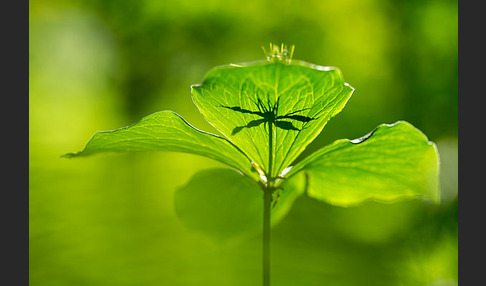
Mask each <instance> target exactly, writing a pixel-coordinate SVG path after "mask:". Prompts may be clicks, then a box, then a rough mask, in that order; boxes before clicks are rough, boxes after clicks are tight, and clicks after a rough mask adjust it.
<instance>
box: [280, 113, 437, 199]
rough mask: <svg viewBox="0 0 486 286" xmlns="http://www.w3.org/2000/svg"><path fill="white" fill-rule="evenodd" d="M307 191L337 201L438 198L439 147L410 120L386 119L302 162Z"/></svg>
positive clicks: (295, 171) (300, 169)
mask: <svg viewBox="0 0 486 286" xmlns="http://www.w3.org/2000/svg"><path fill="white" fill-rule="evenodd" d="M302 170H305V171H306V172H307V174H308V177H309V182H308V183H309V185H308V195H309V196H311V197H313V198H316V199H319V200H323V201H325V202H328V203H330V204H333V205H338V206H351V205H356V204H359V203H361V202H363V201H365V200H368V199H372V200H376V201H381V202H393V201H396V200H399V199H402V198H412V197H427V198H430V199H432V200H434V201H436V202H438V201H439V184H438V170H439V166H438V152H437V148H436V146H435V144H434V143H432V142H429V141H428V139H427V137H426V136H425V135H424V134H423V133H422V132H421V131H420V130H418V129H416V128H415V127H413V126H412V125H411V124H410V123H408V122H404V121H398V122H396V123H395V124H391V125H388V124H382V125H380V126H378V127H377V128H376V129H375V130H374V131H372V132H371V133H369V134H368V135H366V136H364V137H362V138H359V139H356V140H347V139H342V140H337V141H335V142H334V143H332V144H330V145H328V146H326V147H324V148H322V149H320V150H319V151H317V152H315V153H314V154H312V155H311V156H309V157H308V158H306V159H304V160H303V161H301V162H300V163H298V164H297V165H296V166H295V167H294V168H292V170H290V171H289V173H288V174H287V176H289V177H290V176H292V175H293V174H296V173H298V172H299V171H302Z"/></svg>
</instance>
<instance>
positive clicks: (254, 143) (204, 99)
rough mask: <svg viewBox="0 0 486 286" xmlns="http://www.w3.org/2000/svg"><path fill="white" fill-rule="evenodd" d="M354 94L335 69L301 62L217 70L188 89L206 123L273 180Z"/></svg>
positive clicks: (254, 64)
mask: <svg viewBox="0 0 486 286" xmlns="http://www.w3.org/2000/svg"><path fill="white" fill-rule="evenodd" d="M352 92H353V88H352V87H351V86H349V85H348V84H346V83H345V82H344V81H343V78H342V75H341V72H340V71H339V70H338V69H337V68H334V67H322V66H317V65H312V64H308V63H305V62H302V61H293V62H292V64H286V63H283V62H274V63H269V62H254V63H250V64H246V65H230V66H221V67H216V68H214V69H212V70H211V71H210V72H209V73H208V74H207V75H206V77H205V79H204V81H203V82H202V84H200V85H194V86H192V97H193V101H194V103H195V104H196V105H197V107H198V108H199V110H200V112H201V113H202V114H203V116H204V117H205V118H206V120H207V121H208V122H209V123H211V124H212V125H213V126H214V127H215V128H216V129H217V130H219V131H220V132H221V133H222V134H223V135H224V136H226V138H228V139H229V140H230V141H231V142H233V143H234V144H235V145H236V146H238V147H239V148H240V149H241V150H242V151H243V152H244V153H245V154H246V155H247V156H248V157H249V158H250V159H251V160H252V162H254V163H255V164H257V165H258V166H259V167H260V168H261V169H262V170H263V171H264V172H265V174H266V175H267V176H271V177H272V178H276V177H277V176H278V175H279V174H281V172H282V171H283V170H284V169H285V168H286V167H288V166H289V165H290V164H291V163H292V161H294V160H295V159H296V158H297V156H298V155H299V154H300V153H301V152H302V151H303V150H304V149H305V147H306V146H307V145H308V144H309V143H310V142H311V141H312V140H313V139H314V138H315V137H316V136H317V135H318V134H319V133H320V132H321V130H322V129H323V128H324V125H325V124H326V123H327V121H328V120H329V119H330V118H331V117H333V116H334V115H336V114H337V113H339V112H340V111H341V110H342V108H343V107H344V105H345V104H346V102H347V101H348V99H349V98H350V96H351V94H352ZM270 131H271V132H270ZM269 134H270V135H271V136H269ZM270 141H271V144H270Z"/></svg>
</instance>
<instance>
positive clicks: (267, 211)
mask: <svg viewBox="0 0 486 286" xmlns="http://www.w3.org/2000/svg"><path fill="white" fill-rule="evenodd" d="M272 124H273V122H268V173H267V174H266V176H267V182H266V185H265V189H264V190H263V191H264V194H263V286H270V215H271V205H272V195H273V191H274V188H273V180H274V179H273V177H272V165H273V130H272Z"/></svg>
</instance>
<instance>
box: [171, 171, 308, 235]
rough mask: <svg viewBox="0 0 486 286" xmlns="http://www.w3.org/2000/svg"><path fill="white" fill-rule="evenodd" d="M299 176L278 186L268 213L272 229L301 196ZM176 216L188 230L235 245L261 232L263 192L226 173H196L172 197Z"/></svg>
mask: <svg viewBox="0 0 486 286" xmlns="http://www.w3.org/2000/svg"><path fill="white" fill-rule="evenodd" d="M304 179H305V178H304V176H303V174H300V175H298V176H294V177H292V179H291V180H287V181H286V182H284V183H283V184H282V187H283V190H280V197H279V199H278V202H277V203H276V205H275V207H274V208H273V209H272V225H275V224H277V223H278V222H279V221H281V220H282V219H283V217H284V216H285V215H286V214H287V212H288V211H289V210H290V208H291V206H292V203H293V202H294V200H295V199H296V198H297V197H298V196H300V195H301V194H302V193H303V192H304V186H305V182H304ZM175 207H176V212H177V215H178V216H179V218H180V219H181V221H182V222H183V223H184V224H185V225H186V226H187V227H188V228H190V229H194V230H197V231H199V232H201V233H204V234H205V235H207V236H209V237H212V238H214V239H216V240H218V241H226V242H230V241H235V240H239V239H242V238H246V237H248V236H251V235H255V234H258V233H259V232H261V229H262V225H263V191H262V189H260V188H259V186H258V185H257V184H256V183H255V182H254V181H252V180H250V179H248V178H247V177H244V176H242V175H240V174H239V173H237V172H235V171H233V170H230V169H208V170H203V171H200V172H198V173H196V174H195V175H194V176H193V177H192V178H191V180H190V181H189V182H188V183H187V184H186V185H185V186H183V187H181V188H179V189H177V190H176V193H175Z"/></svg>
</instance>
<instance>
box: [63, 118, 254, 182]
mask: <svg viewBox="0 0 486 286" xmlns="http://www.w3.org/2000/svg"><path fill="white" fill-rule="evenodd" d="M128 151H177V152H185V153H192V154H197V155H201V156H206V157H209V158H212V159H215V160H218V161H220V162H222V163H225V164H227V165H229V166H231V167H234V168H236V169H238V170H240V171H241V172H243V173H244V174H246V175H248V176H249V177H251V178H253V179H255V180H258V175H257V173H256V172H254V171H253V172H252V171H251V168H252V165H251V162H250V161H249V159H248V158H247V157H246V156H245V155H244V154H243V153H242V152H241V151H240V150H239V149H238V148H237V147H235V146H234V145H233V144H232V143H231V142H229V141H228V140H226V139H225V138H222V137H219V136H216V135H213V134H210V133H206V132H203V131H200V130H198V129H196V128H194V127H192V126H191V125H189V124H188V123H187V122H186V121H185V120H184V119H183V118H182V117H180V116H179V115H178V114H176V113H174V112H172V111H160V112H156V113H153V114H151V115H149V116H146V117H144V118H143V119H142V120H140V121H139V122H138V123H136V124H133V125H130V126H127V127H124V128H120V129H117V130H114V131H101V132H97V133H95V134H94V135H93V137H92V138H91V139H90V140H89V141H88V143H87V144H86V146H85V147H84V149H83V150H82V151H80V152H77V153H68V154H65V155H63V156H64V157H68V158H71V157H80V156H88V155H92V154H96V153H100V152H128Z"/></svg>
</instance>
